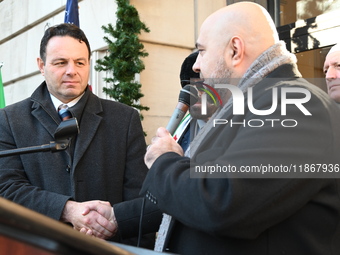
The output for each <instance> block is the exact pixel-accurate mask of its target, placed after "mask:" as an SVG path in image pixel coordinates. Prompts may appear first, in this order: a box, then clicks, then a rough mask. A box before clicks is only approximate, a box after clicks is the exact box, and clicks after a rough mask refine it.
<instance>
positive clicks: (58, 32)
mask: <svg viewBox="0 0 340 255" xmlns="http://www.w3.org/2000/svg"><path fill="white" fill-rule="evenodd" d="M54 36H71V37H73V38H74V39H78V40H79V41H80V42H84V43H85V44H86V46H87V49H88V51H89V58H90V56H91V48H90V44H89V41H88V40H87V38H86V35H85V34H84V32H83V30H81V29H80V28H79V27H77V26H76V25H73V24H69V23H62V24H60V25H56V26H53V27H49V28H48V29H46V31H45V34H44V36H43V38H42V39H41V42H40V58H41V59H42V60H43V62H44V63H45V61H46V46H47V43H48V41H49V40H50V39H51V38H52V37H54Z"/></svg>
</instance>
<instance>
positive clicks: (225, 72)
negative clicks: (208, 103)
mask: <svg viewBox="0 0 340 255" xmlns="http://www.w3.org/2000/svg"><path fill="white" fill-rule="evenodd" d="M232 74H233V71H232V69H231V68H229V67H228V66H227V64H226V63H225V61H224V58H223V57H220V58H219V59H218V61H217V64H216V68H215V70H214V71H213V72H212V73H211V77H209V78H204V82H205V83H206V84H208V85H210V86H212V87H214V88H215V84H231V77H232ZM215 90H216V91H217V93H218V94H219V95H220V97H221V99H222V102H223V104H225V103H226V102H227V101H228V99H229V98H230V97H231V92H230V91H229V90H228V89H223V88H220V89H218V88H215ZM215 110H216V109H215Z"/></svg>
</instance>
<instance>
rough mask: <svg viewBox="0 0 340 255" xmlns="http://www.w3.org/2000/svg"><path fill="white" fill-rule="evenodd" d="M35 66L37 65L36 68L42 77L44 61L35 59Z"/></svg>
mask: <svg viewBox="0 0 340 255" xmlns="http://www.w3.org/2000/svg"><path fill="white" fill-rule="evenodd" d="M37 64H38V68H39V70H40V73H41V74H42V75H44V65H45V64H44V61H43V60H42V59H41V58H37Z"/></svg>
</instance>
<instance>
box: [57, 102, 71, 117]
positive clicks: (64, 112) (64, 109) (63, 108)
mask: <svg viewBox="0 0 340 255" xmlns="http://www.w3.org/2000/svg"><path fill="white" fill-rule="evenodd" d="M58 113H59V116H60V118H61V120H62V121H64V120H68V119H70V118H72V114H71V112H70V111H69V110H68V106H67V105H66V104H62V105H60V106H59V107H58Z"/></svg>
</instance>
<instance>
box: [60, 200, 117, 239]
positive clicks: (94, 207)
mask: <svg viewBox="0 0 340 255" xmlns="http://www.w3.org/2000/svg"><path fill="white" fill-rule="evenodd" d="M60 220H61V221H62V222H67V223H71V224H72V225H73V228H74V229H76V230H78V231H79V232H81V233H84V234H86V235H91V236H95V237H98V238H101V239H108V238H110V237H113V236H114V235H115V234H116V233H117V230H118V225H117V221H116V218H115V215H114V212H113V207H112V206H111V204H110V203H109V202H104V201H100V200H92V201H88V202H82V203H80V202H75V201H71V200H69V201H67V202H66V204H65V207H64V210H63V213H62V216H61V219H60Z"/></svg>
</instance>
